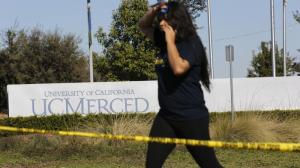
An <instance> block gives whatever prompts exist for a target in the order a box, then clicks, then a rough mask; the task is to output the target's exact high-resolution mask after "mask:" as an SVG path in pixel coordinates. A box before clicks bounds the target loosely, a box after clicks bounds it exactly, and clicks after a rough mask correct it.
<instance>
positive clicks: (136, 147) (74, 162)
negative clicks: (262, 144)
mask: <svg viewBox="0 0 300 168" xmlns="http://www.w3.org/2000/svg"><path fill="white" fill-rule="evenodd" d="M145 151H146V145H145V144H141V143H134V142H126V143H123V144H114V143H111V144H109V143H105V144H97V145H86V146H80V147H75V146H72V147H70V146H64V147H55V148H49V149H47V150H45V149H43V150H42V149H40V150H39V149H36V150H30V149H29V148H27V149H15V150H4V151H1V152H0V167H1V168H2V167H3V168H10V167H11V168H17V167H28V168H31V167H32V168H39V167H41V168H42V167H51V168H52V167H53V168H54V167H55V168H56V167H60V168H75V167H76V168H93V167H95V168H97V167H99V168H119V167H124V168H128V167H131V168H140V167H144V166H143V164H144V161H145ZM44 152H45V153H44ZM216 153H217V156H218V158H219V160H220V162H221V163H222V164H223V165H224V166H225V167H226V168H240V167H243V168H259V167H266V168H285V167H286V168H299V167H300V153H299V152H291V153H285V152H276V151H254V150H232V149H217V150H216ZM165 167H167V168H173V167H174V168H181V167H183V168H194V167H197V165H196V164H195V162H194V161H193V159H192V157H191V156H190V154H189V153H188V152H187V151H186V149H185V148H184V147H183V146H178V147H177V148H176V149H175V150H174V151H173V153H172V154H171V155H170V157H169V158H168V160H167V161H166V163H165Z"/></svg>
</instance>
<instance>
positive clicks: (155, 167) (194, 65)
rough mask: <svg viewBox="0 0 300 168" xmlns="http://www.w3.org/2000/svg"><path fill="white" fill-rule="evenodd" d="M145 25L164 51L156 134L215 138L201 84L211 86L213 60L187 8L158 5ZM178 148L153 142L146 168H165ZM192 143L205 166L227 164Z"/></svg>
mask: <svg viewBox="0 0 300 168" xmlns="http://www.w3.org/2000/svg"><path fill="white" fill-rule="evenodd" d="M139 27H140V29H141V31H142V32H143V33H144V34H145V35H146V36H147V37H148V38H150V39H151V40H153V42H154V44H155V46H156V47H158V48H159V50H160V52H159V54H158V56H157V58H156V63H155V69H156V72H157V76H158V99H159V105H160V111H159V112H158V114H157V116H156V118H155V120H154V122H153V125H152V128H151V131H150V136H151V137H170V138H186V139H197V140H210V136H209V112H208V109H207V108H206V106H205V101H204V96H203V91H202V88H201V84H200V82H199V81H201V83H202V86H204V87H205V88H206V89H207V90H208V91H209V90H210V80H209V73H208V61H207V57H206V54H205V50H204V47H203V45H202V42H201V40H200V38H199V36H198V35H197V32H196V28H195V26H194V24H193V21H192V19H191V15H190V14H189V12H188V10H187V8H186V7H185V6H184V5H183V4H182V3H180V2H177V1H171V2H169V3H160V4H157V5H156V6H154V7H151V8H149V10H148V11H147V12H146V14H145V15H144V16H143V17H142V18H141V19H140V22H139ZM174 147H175V144H160V143H149V144H148V150H147V158H146V167H147V168H160V167H162V165H163V163H164V161H165V160H166V159H167V157H168V155H169V154H170V153H171V152H172V150H173V149H174ZM186 147H187V149H188V151H189V152H190V153H191V155H192V156H193V158H194V159H195V161H196V162H197V164H198V165H199V166H201V167H203V168H220V167H222V166H221V165H220V163H219V162H218V160H217V158H216V155H215V152H214V150H213V149H212V148H207V147H195V146H186Z"/></svg>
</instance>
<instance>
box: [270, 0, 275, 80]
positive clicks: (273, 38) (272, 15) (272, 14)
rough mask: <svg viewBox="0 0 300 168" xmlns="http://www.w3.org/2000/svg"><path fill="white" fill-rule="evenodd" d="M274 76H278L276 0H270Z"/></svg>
mask: <svg viewBox="0 0 300 168" xmlns="http://www.w3.org/2000/svg"><path fill="white" fill-rule="evenodd" d="M270 8H271V39H272V67H273V77H276V58H275V18H274V0H270Z"/></svg>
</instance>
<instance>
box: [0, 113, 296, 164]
mask: <svg viewBox="0 0 300 168" xmlns="http://www.w3.org/2000/svg"><path fill="white" fill-rule="evenodd" d="M295 114H297V115H295V116H292V117H286V118H284V119H283V117H278V116H277V115H274V114H272V115H265V114H264V115H261V114H258V113H241V114H239V115H237V118H236V119H235V120H234V121H232V120H231V119H230V115H227V114H225V115H216V116H215V118H214V119H213V120H212V122H211V125H210V132H211V137H212V139H214V140H224V141H245V142H256V141H258V142H292V143H300V118H299V115H298V113H295ZM152 120H153V116H152V117H151V116H150V117H144V116H142V117H141V116H139V115H137V116H136V117H135V116H122V117H115V116H114V117H112V119H109V120H107V119H105V120H103V119H99V120H98V119H97V120H89V123H87V124H84V125H76V128H74V130H76V131H83V132H101V133H110V134H115V135H118V134H125V135H148V132H149V129H150V126H151V123H152ZM68 130H72V128H69V129H68ZM146 150H147V145H146V144H145V143H140V142H130V141H113V140H103V139H95V138H82V137H61V136H53V135H23V134H20V135H16V134H9V135H6V136H3V137H0V167H1V168H2V167H3V168H10V167H11V168H18V167H21V168H23V167H28V168H39V167H55V168H56V167H60V168H63V167H64V168H93V167H95V168H97V167H99V168H120V167H121V168H123V167H124V168H127V167H128V168H139V167H144V163H145V156H146V155H145V153H146ZM215 150H216V154H217V157H218V159H219V160H220V162H221V163H222V165H223V166H224V167H226V168H231V167H232V168H240V167H243V168H244V167H245V168H257V167H258V168H259V167H266V168H285V167H286V168H300V152H278V151H259V150H245V149H240V150H235V149H223V148H216V149H215ZM164 167H166V168H181V167H182V168H195V167H198V166H197V165H196V163H195V161H194V160H193V159H192V157H191V155H190V154H189V153H188V152H187V150H186V149H185V147H184V146H181V145H179V146H177V148H176V149H175V150H174V151H173V152H172V153H171V155H170V156H169V158H168V159H167V160H166V163H165V165H164Z"/></svg>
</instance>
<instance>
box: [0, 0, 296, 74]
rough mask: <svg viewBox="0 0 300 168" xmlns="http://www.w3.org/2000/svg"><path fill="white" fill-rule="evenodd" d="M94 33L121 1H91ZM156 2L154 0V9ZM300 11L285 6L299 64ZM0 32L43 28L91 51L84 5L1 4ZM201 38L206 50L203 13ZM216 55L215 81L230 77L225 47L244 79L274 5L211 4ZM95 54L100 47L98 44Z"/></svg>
mask: <svg viewBox="0 0 300 168" xmlns="http://www.w3.org/2000/svg"><path fill="white" fill-rule="evenodd" d="M91 1H92V25H93V27H92V31H93V32H94V33H95V32H96V31H97V29H98V28H99V27H100V26H102V27H103V28H104V30H105V31H107V32H108V31H109V28H110V23H111V19H112V11H113V10H116V9H117V8H118V6H119V4H120V1H121V0H91ZM154 2H156V0H150V4H153V3H154ZM296 10H300V0H289V1H288V6H287V26H288V29H287V52H289V53H290V55H291V56H293V57H296V58H297V60H298V61H300V53H299V52H297V49H299V48H300V38H299V37H300V24H298V23H297V22H296V21H295V20H294V19H293V15H292V12H294V11H296ZM275 16H276V19H275V24H276V41H277V43H278V45H279V47H280V48H282V0H275ZM0 23H1V24H0V32H1V33H3V32H4V31H5V30H7V29H8V28H12V27H16V28H19V29H20V28H25V29H27V30H30V29H31V28H33V27H39V28H41V29H42V30H44V31H53V30H55V29H59V30H60V31H62V32H63V33H74V34H76V35H78V36H79V37H80V38H81V39H82V43H81V48H82V50H83V51H85V52H87V50H88V39H87V38H88V36H87V31H88V29H87V13H86V0H25V1H23V0H9V1H4V0H1V5H0ZM196 24H197V25H198V26H199V27H202V28H201V29H199V31H198V33H199V35H200V37H201V38H202V40H203V42H204V44H205V45H206V46H207V41H208V32H207V15H206V13H205V12H203V13H202V14H201V16H200V18H198V19H197V20H196ZM212 26H213V52H214V67H215V70H214V71H215V77H216V78H227V77H228V76H229V65H228V63H227V62H226V61H225V46H226V45H228V44H231V45H233V46H234V47H235V61H234V64H233V66H234V67H233V70H234V77H245V76H246V74H247V68H248V67H249V66H250V61H251V59H252V52H253V50H255V51H256V52H258V50H259V46H260V42H261V41H270V39H271V32H270V0H226V1H222V0H213V1H212ZM93 49H94V50H95V51H97V52H100V50H101V47H100V46H99V44H97V42H96V41H95V40H94V44H93Z"/></svg>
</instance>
